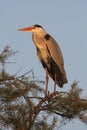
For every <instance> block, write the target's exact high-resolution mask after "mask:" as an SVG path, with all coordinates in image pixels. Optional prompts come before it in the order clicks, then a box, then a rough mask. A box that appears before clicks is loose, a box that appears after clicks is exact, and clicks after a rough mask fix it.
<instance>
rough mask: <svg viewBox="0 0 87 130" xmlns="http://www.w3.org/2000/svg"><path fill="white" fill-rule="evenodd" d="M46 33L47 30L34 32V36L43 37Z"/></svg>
mask: <svg viewBox="0 0 87 130" xmlns="http://www.w3.org/2000/svg"><path fill="white" fill-rule="evenodd" d="M45 35H46V31H45V30H43V31H40V32H34V33H33V36H34V37H38V38H43V37H44V36H45Z"/></svg>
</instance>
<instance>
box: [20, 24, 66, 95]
mask: <svg viewBox="0 0 87 130" xmlns="http://www.w3.org/2000/svg"><path fill="white" fill-rule="evenodd" d="M18 31H25V32H31V33H32V40H33V42H34V44H35V46H36V50H37V56H38V58H39V60H40V62H41V63H42V66H43V68H44V69H45V72H46V95H48V94H49V91H48V81H49V76H50V77H51V78H52V79H53V81H54V93H56V84H57V85H58V86H59V87H60V88H62V87H63V85H64V84H65V83H68V80H67V76H66V72H65V69H64V59H63V54H62V51H61V49H60V46H59V44H58V43H57V42H56V40H55V39H54V38H53V37H52V36H51V35H50V34H49V33H47V32H46V31H45V29H44V28H43V27H42V26H41V25H39V24H35V25H32V26H30V27H24V28H19V29H18Z"/></svg>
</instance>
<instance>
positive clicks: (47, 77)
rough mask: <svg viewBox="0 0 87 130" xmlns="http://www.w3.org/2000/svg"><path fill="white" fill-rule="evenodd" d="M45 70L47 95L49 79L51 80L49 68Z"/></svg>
mask: <svg viewBox="0 0 87 130" xmlns="http://www.w3.org/2000/svg"><path fill="white" fill-rule="evenodd" d="M45 70H46V95H48V80H49V76H48V70H47V68H46V69H45Z"/></svg>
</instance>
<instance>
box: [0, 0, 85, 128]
mask: <svg viewBox="0 0 87 130" xmlns="http://www.w3.org/2000/svg"><path fill="white" fill-rule="evenodd" d="M33 24H40V25H42V26H43V27H44V28H45V30H46V31H47V32H48V33H50V34H51V35H52V36H53V37H54V38H55V39H56V41H57V42H58V43H59V45H60V47H61V50H62V53H63V57H64V61H65V69H66V73H67V77H68V81H69V82H68V84H67V85H65V87H64V89H63V90H68V89H69V87H70V85H71V83H72V82H73V81H74V80H76V81H79V86H80V87H81V88H83V95H82V96H86V95H87V87H86V86H87V76H86V74H87V70H86V67H87V59H86V57H87V0H61V1H59V0H54V1H51V0H44V1H41V0H38V1H35V0H14V1H13V0H7V1H6V0H0V50H2V49H3V47H5V46H6V45H7V44H8V45H10V46H11V47H12V49H14V50H17V51H19V53H18V54H16V56H14V57H13V59H10V61H14V62H16V64H13V65H7V69H8V71H9V72H10V73H16V72H17V71H18V70H19V69H20V68H21V67H23V68H22V70H21V72H20V73H24V72H27V71H28V70H30V69H33V70H34V73H35V77H38V78H39V79H41V80H45V71H44V69H43V68H42V66H41V64H40V62H39V61H38V58H37V56H36V49H35V46H34V44H33V42H32V38H31V34H30V33H23V32H18V31H17V30H18V28H20V27H27V26H31V25H33ZM52 84H53V81H51V79H50V83H49V87H50V85H51V86H52ZM50 89H52V88H51V87H50ZM68 129H71V130H73V129H76V130H78V129H79V130H82V129H84V130H86V129H87V127H86V126H85V125H84V124H83V123H81V122H79V121H78V120H75V121H73V123H70V124H67V125H66V126H64V127H63V128H62V130H68Z"/></svg>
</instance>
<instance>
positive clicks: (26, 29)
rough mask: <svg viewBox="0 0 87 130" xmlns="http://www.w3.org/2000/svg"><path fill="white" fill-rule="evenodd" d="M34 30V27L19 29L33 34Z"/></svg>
mask: <svg viewBox="0 0 87 130" xmlns="http://www.w3.org/2000/svg"><path fill="white" fill-rule="evenodd" d="M32 29H33V28H32V27H26V28H19V29H18V31H25V32H31V31H32Z"/></svg>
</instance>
